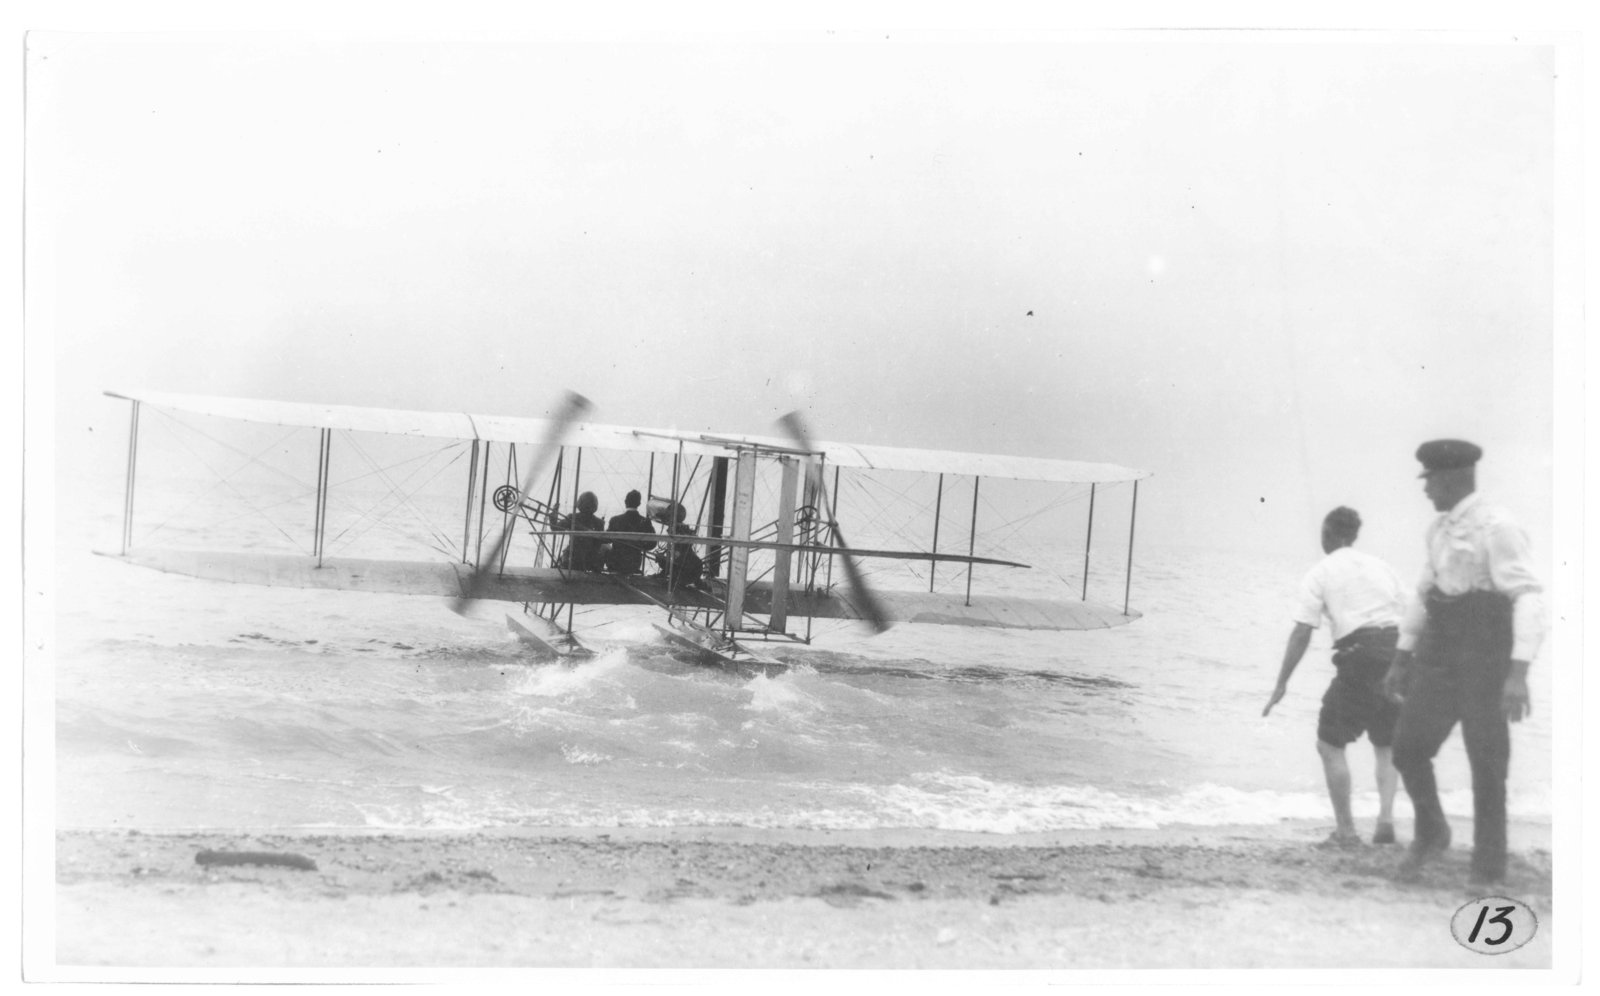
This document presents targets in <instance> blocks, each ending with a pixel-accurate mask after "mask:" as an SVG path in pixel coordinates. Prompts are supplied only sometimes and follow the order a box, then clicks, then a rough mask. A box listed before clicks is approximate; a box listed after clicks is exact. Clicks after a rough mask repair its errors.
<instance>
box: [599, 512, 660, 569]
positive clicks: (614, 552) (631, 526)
mask: <svg viewBox="0 0 1600 996" xmlns="http://www.w3.org/2000/svg"><path fill="white" fill-rule="evenodd" d="M639 501H640V498H639V492H637V491H629V492H628V497H626V498H624V499H623V501H622V503H623V504H624V505H626V506H627V511H625V512H623V513H622V514H621V515H613V516H612V517H611V521H610V522H609V523H608V524H607V525H606V530H607V531H608V532H613V533H653V532H655V527H654V526H652V525H650V520H649V519H647V518H645V517H644V516H643V515H641V514H639ZM653 546H655V544H654V543H652V542H651V541H649V540H614V541H612V543H611V549H610V551H609V552H608V553H607V554H606V570H608V571H610V572H612V573H613V574H638V573H639V572H641V571H643V570H644V555H645V554H647V553H649V552H650V548H651V547H653Z"/></svg>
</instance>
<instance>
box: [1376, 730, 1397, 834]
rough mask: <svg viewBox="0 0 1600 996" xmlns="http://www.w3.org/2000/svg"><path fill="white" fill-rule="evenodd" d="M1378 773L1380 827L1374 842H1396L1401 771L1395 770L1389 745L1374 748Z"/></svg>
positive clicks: (1392, 753)
mask: <svg viewBox="0 0 1600 996" xmlns="http://www.w3.org/2000/svg"><path fill="white" fill-rule="evenodd" d="M1372 753H1373V759H1374V761H1375V762H1376V767H1377V775H1378V828H1377V831H1376V832H1375V833H1374V834H1373V835H1372V842H1373V843H1374V844H1393V843H1394V793H1395V789H1396V788H1397V787H1399V784H1400V773H1399V772H1398V771H1396V770H1394V751H1393V749H1392V748H1389V747H1374V748H1372Z"/></svg>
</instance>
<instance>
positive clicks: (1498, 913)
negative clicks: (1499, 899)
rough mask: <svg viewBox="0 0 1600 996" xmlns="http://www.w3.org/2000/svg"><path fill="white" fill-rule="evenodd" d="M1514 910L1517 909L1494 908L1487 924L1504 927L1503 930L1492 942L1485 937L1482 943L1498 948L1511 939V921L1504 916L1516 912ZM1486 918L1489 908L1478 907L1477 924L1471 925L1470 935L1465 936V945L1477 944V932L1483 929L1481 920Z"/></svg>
mask: <svg viewBox="0 0 1600 996" xmlns="http://www.w3.org/2000/svg"><path fill="white" fill-rule="evenodd" d="M1516 909H1517V908H1516V907H1515V906H1497V907H1495V911H1494V916H1493V917H1491V918H1490V920H1489V922H1490V923H1498V924H1500V925H1501V926H1502V927H1504V928H1505V930H1503V931H1501V933H1500V936H1499V937H1496V938H1494V939H1493V940H1490V939H1489V938H1487V937H1485V938H1484V939H1483V943H1485V944H1489V945H1495V946H1498V945H1501V944H1504V943H1505V942H1506V941H1508V940H1510V939H1511V921H1510V920H1507V919H1506V914H1507V913H1513V912H1515V911H1516ZM1486 916H1489V907H1487V906H1480V907H1478V922H1477V923H1475V924H1473V925H1472V933H1471V934H1468V935H1467V943H1468V944H1473V943H1476V942H1477V940H1478V931H1480V930H1482V929H1483V918H1484V917H1486Z"/></svg>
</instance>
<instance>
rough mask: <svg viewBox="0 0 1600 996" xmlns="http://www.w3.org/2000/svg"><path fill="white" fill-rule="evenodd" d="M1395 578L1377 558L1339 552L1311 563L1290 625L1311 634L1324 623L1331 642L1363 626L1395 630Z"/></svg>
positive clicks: (1398, 598) (1399, 593) (1400, 600)
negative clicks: (1300, 626) (1310, 630)
mask: <svg viewBox="0 0 1600 996" xmlns="http://www.w3.org/2000/svg"><path fill="white" fill-rule="evenodd" d="M1405 601H1406V595H1405V587H1404V586H1403V585H1402V584H1401V583H1400V576H1399V575H1397V574H1395V572H1394V570H1393V569H1392V568H1390V566H1389V565H1388V564H1386V563H1384V562H1383V561H1381V560H1379V559H1378V558H1377V557H1374V556H1372V555H1371V554H1369V553H1362V552H1361V551H1359V550H1356V549H1354V548H1353V547H1348V546H1343V547H1340V548H1339V549H1337V550H1335V551H1333V552H1332V553H1330V554H1328V555H1327V556H1326V557H1323V558H1322V559H1321V560H1319V561H1318V562H1317V566H1315V567H1313V568H1311V570H1310V571H1307V572H1306V576H1305V578H1304V579H1303V580H1302V581H1301V582H1300V595H1299V597H1298V598H1297V599H1296V600H1295V607H1294V621H1295V622H1297V623H1304V624H1305V625H1307V626H1310V627H1312V628H1313V629H1315V628H1316V627H1317V625H1318V624H1320V623H1321V621H1322V617H1323V616H1327V617H1328V625H1329V628H1330V629H1331V630H1332V632H1333V638H1334V639H1335V640H1339V639H1343V638H1344V637H1346V636H1348V635H1349V634H1351V633H1354V632H1355V631H1356V630H1358V629H1361V628H1362V627H1365V626H1378V627H1382V626H1395V625H1398V624H1399V622H1400V617H1401V614H1402V613H1403V612H1404V611H1405Z"/></svg>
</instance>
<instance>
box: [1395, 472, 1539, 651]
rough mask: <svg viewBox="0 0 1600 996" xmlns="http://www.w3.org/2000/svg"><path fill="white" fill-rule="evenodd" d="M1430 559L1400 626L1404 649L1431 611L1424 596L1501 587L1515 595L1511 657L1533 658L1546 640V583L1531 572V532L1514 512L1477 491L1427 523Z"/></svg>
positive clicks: (1412, 642) (1414, 641)
mask: <svg viewBox="0 0 1600 996" xmlns="http://www.w3.org/2000/svg"><path fill="white" fill-rule="evenodd" d="M1427 542H1428V563H1427V566H1426V567H1424V568H1423V569H1422V578H1421V580H1419V581H1418V582H1417V594H1418V596H1419V597H1418V599H1417V600H1415V601H1414V602H1412V604H1411V606H1410V608H1409V609H1408V611H1407V612H1406V617H1405V620H1404V621H1403V622H1402V623H1401V625H1400V649H1401V650H1410V649H1412V648H1413V647H1415V646H1416V643H1417V637H1418V636H1420V635H1421V634H1422V631H1423V629H1424V628H1425V627H1426V625H1427V621H1428V613H1427V609H1426V607H1425V606H1424V605H1423V600H1422V598H1421V597H1420V596H1425V595H1427V593H1428V590H1429V589H1430V588H1437V589H1439V591H1440V593H1441V594H1445V595H1464V594H1466V593H1467V592H1469V591H1498V592H1500V593H1502V594H1504V595H1507V596H1509V597H1510V598H1511V599H1512V611H1511V633H1512V643H1511V657H1512V659H1513V660H1519V661H1531V660H1532V659H1533V656H1534V654H1536V653H1538V651H1539V645H1540V644H1541V643H1543V642H1544V631H1545V618H1544V596H1543V595H1542V592H1543V591H1544V586H1543V585H1541V584H1540V583H1539V579H1538V577H1536V576H1535V575H1534V573H1533V563H1532V560H1533V557H1532V554H1531V552H1530V544H1529V543H1528V534H1527V533H1525V532H1523V531H1522V528H1521V527H1520V526H1518V525H1517V524H1516V522H1515V521H1514V520H1513V519H1512V518H1511V516H1510V515H1509V514H1508V513H1507V512H1506V511H1505V510H1504V509H1502V508H1500V507H1499V506H1497V505H1493V504H1490V503H1489V502H1488V501H1485V500H1484V499H1483V498H1482V497H1480V496H1479V495H1478V493H1477V492H1473V493H1472V494H1470V495H1467V496H1466V497H1465V498H1463V499H1461V500H1460V501H1459V502H1456V506H1455V508H1452V509H1451V510H1450V511H1448V512H1444V513H1441V514H1440V515H1439V517H1438V518H1436V519H1434V520H1433V524H1432V525H1430V526H1429V527H1428V540H1427Z"/></svg>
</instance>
